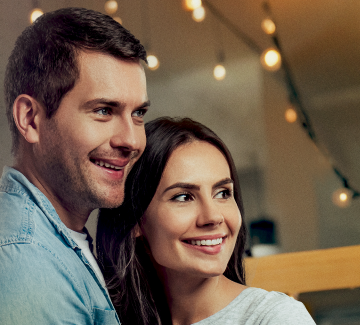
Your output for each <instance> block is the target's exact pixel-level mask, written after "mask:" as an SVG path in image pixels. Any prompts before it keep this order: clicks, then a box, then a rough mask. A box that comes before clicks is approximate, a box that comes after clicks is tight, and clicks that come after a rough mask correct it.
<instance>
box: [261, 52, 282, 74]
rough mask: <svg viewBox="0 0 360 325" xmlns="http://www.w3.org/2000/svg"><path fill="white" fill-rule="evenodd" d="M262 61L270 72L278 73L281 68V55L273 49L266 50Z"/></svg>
mask: <svg viewBox="0 0 360 325" xmlns="http://www.w3.org/2000/svg"><path fill="white" fill-rule="evenodd" d="M260 61H261V64H262V65H263V67H264V68H265V69H266V70H269V71H276V70H279V69H280V67H281V55H280V53H279V52H278V51H277V50H276V49H273V48H270V49H267V50H265V51H264V52H263V54H262V55H261V58H260Z"/></svg>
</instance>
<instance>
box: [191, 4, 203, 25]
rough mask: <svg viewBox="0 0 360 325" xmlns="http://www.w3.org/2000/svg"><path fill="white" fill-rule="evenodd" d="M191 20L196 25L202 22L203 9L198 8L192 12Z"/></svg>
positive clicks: (201, 7)
mask: <svg viewBox="0 0 360 325" xmlns="http://www.w3.org/2000/svg"><path fill="white" fill-rule="evenodd" d="M192 19H194V20H195V21H196V22H198V23H199V22H201V21H203V20H204V19H205V8H204V7H203V6H200V7H199V8H196V9H195V10H193V12H192Z"/></svg>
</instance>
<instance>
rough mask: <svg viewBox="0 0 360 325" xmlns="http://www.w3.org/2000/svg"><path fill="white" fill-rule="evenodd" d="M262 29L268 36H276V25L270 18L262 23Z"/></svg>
mask: <svg viewBox="0 0 360 325" xmlns="http://www.w3.org/2000/svg"><path fill="white" fill-rule="evenodd" d="M261 28H262V30H263V31H264V32H265V33H266V34H268V35H272V34H274V33H275V30H276V26H275V23H274V22H273V21H272V20H271V19H270V18H265V19H264V20H263V21H262V22H261Z"/></svg>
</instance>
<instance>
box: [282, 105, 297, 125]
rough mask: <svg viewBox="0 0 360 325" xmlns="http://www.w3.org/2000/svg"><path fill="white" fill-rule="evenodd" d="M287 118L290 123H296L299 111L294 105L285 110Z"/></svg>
mask: <svg viewBox="0 0 360 325" xmlns="http://www.w3.org/2000/svg"><path fill="white" fill-rule="evenodd" d="M285 120H286V121H287V122H289V123H294V122H295V121H296V120H297V113H296V111H295V109H294V107H293V106H292V105H289V107H288V108H287V109H286V111H285Z"/></svg>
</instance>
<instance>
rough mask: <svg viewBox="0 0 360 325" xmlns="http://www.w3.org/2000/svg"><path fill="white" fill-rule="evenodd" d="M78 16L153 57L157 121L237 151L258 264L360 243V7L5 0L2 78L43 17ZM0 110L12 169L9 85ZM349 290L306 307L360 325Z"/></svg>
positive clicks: (0, 9)
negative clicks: (208, 135) (198, 129)
mask: <svg viewBox="0 0 360 325" xmlns="http://www.w3.org/2000/svg"><path fill="white" fill-rule="evenodd" d="M69 6H72V7H76V6H77V7H86V8H89V9H94V10H97V11H100V12H103V13H108V14H109V15H111V16H112V17H114V19H116V20H118V21H120V22H121V23H122V24H123V26H124V27H126V28H127V29H129V30H130V31H131V32H132V33H133V34H134V35H135V36H136V37H137V38H139V39H140V41H141V42H142V43H143V44H144V45H145V47H146V49H147V51H148V54H149V55H150V54H151V55H152V56H153V57H151V58H149V65H150V64H151V68H150V67H149V68H146V74H147V82H148V94H149V98H150V100H151V103H152V104H151V109H150V111H149V113H148V115H147V116H146V119H147V120H151V119H153V118H156V117H158V116H163V115H167V116H172V117H174V116H188V117H191V118H193V119H195V120H197V121H199V122H202V123H204V124H205V125H207V126H208V127H210V128H211V129H213V130H214V131H215V132H216V133H217V134H218V135H219V136H220V137H221V138H222V139H223V140H224V141H225V143H226V144H227V145H228V147H229V149H230V151H231V153H232V155H233V158H234V160H235V164H236V167H237V169H238V173H239V180H240V184H241V189H242V193H243V200H244V206H245V220H246V223H247V225H248V228H249V235H250V236H249V237H250V239H249V243H248V253H249V254H252V255H254V256H262V255H265V254H271V253H278V252H296V251H304V250H314V249H322V248H330V247H338V246H348V245H357V244H360V222H359V217H360V197H358V196H359V191H360V163H359V161H360V128H359V126H360V110H359V105H360V41H359V40H360V19H359V17H360V2H359V1H358V0H346V1H341V0H327V1H325V0H312V1H310V0H291V1H284V0H269V1H267V2H264V1H261V0H237V1H235V0H222V1H220V0H205V1H204V0H203V1H202V2H201V1H200V0H197V1H194V0H193V1H182V0H171V1H166V0H118V1H105V0H47V1H45V0H42V1H41V0H38V1H31V0H11V1H10V0H1V1H0V26H1V28H0V44H1V51H0V76H1V79H2V80H3V78H4V71H5V67H6V62H7V58H8V56H9V55H10V52H11V50H12V48H13V45H14V42H15V40H16V38H17V36H18V35H19V34H20V33H21V32H22V30H23V29H24V28H26V26H28V25H29V24H30V23H31V22H30V15H31V13H32V11H33V10H34V9H36V8H39V9H41V10H42V11H43V12H48V11H52V10H56V9H58V8H62V7H69ZM269 49H271V50H272V52H269V53H267V52H266V51H267V50H269ZM156 60H158V61H156ZM215 67H216V69H215ZM0 103H1V104H0V105H1V106H0V107H1V114H0V167H1V168H2V167H3V166H4V165H11V164H12V157H11V153H10V148H11V137H10V131H9V128H8V124H7V120H6V116H5V107H4V98H3V85H2V83H1V91H0ZM88 228H89V230H90V231H91V233H92V234H95V229H96V213H93V214H92V216H91V218H90V220H89V222H88ZM334 280H336V279H334ZM349 292H350V291H349ZM349 292H348V291H346V290H345V291H342V292H340V291H338V292H335V293H334V292H332V293H327V294H324V293H316V294H317V295H318V296H314V295H312V296H311V295H310V296H308V297H307V298H306V299H308V300H307V301H308V302H309V304H310V305H311V306H312V307H311V308H312V309H313V315H315V316H314V317H317V321H318V323H319V324H328V325H329V324H360V321H359V319H360V310H359V308H360V307H359V305H360V294H359V292H358V290H357V289H356V290H355V289H354V290H352V291H351V292H350V293H349ZM321 295H323V296H321ZM324 297H326V298H324ZM329 297H330V298H329ZM331 297H333V298H331ZM344 297H347V298H344ZM349 297H350V298H349ZM340 300H341V301H343V302H344V301H346V303H345V305H344V304H343V305H342V306H338V305H336V306H337V307H336V306H335V305H334V304H335V301H337V302H339V301H340ZM319 301H320V302H324V303H323V305H321V303H320V305H319ZM329 306H332V307H331V308H330V307H329ZM334 306H335V307H336V308H337V309H336V308H335V307H334ZM354 306H355V307H354ZM356 306H357V307H356ZM330 309H331V313H332V314H331V315H330V314H329V313H330ZM329 315H330V316H329ZM337 319H338V320H337Z"/></svg>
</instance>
